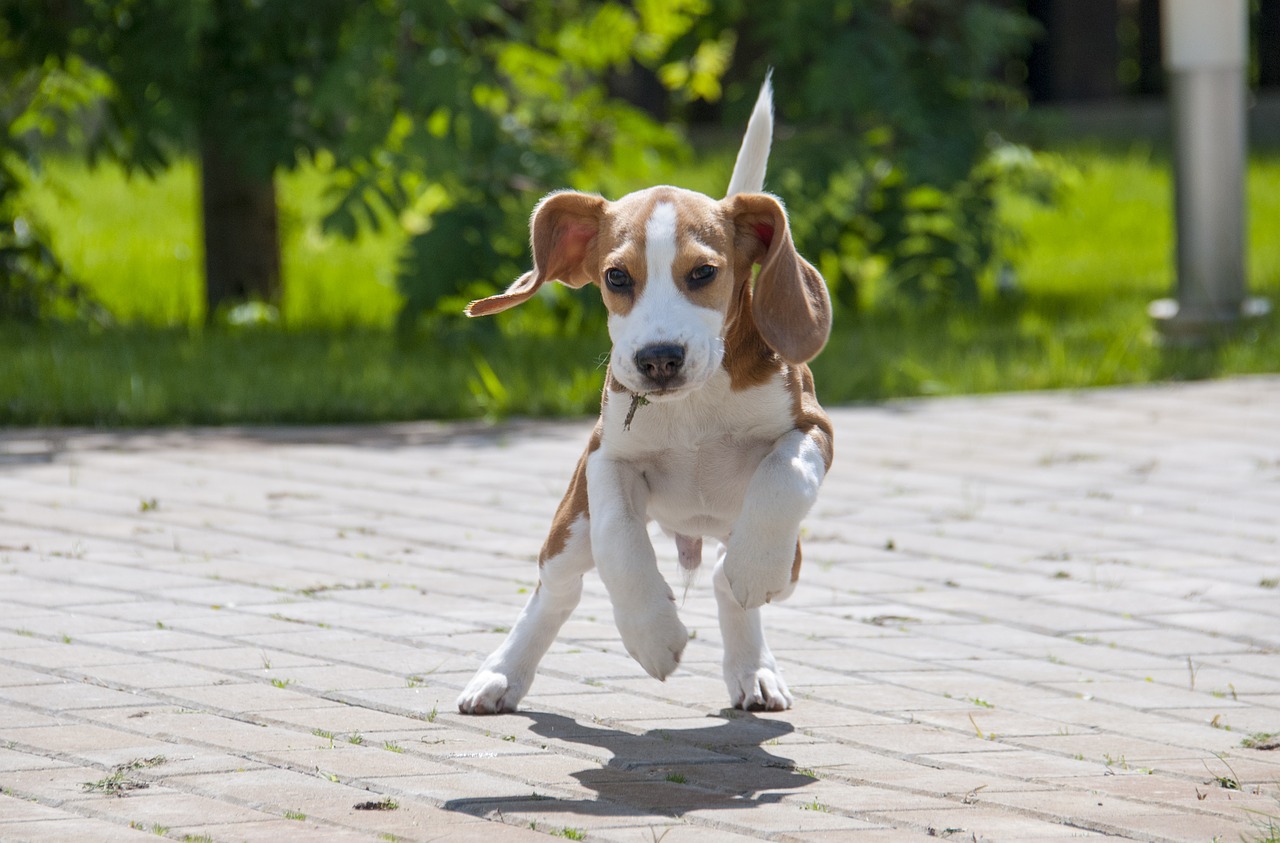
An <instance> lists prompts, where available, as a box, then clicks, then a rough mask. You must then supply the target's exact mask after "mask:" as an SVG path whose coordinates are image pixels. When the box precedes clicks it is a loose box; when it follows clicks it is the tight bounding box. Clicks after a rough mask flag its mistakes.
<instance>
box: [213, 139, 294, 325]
mask: <svg viewBox="0 0 1280 843" xmlns="http://www.w3.org/2000/svg"><path fill="white" fill-rule="evenodd" d="M200 201H201V210H202V212H203V215H204V267H205V303H206V305H207V310H206V313H205V318H206V320H212V319H213V318H214V317H215V316H216V315H217V312H218V309H219V308H220V307H224V306H233V305H235V304H237V303H240V302H244V301H249V300H255V301H263V302H278V301H279V299H280V234H279V225H278V221H277V217H278V211H277V207H276V189H275V181H274V179H273V178H272V174H271V173H270V172H267V173H266V174H265V175H264V174H261V173H257V172H255V170H254V169H253V168H250V167H247V166H245V165H244V163H243V162H242V161H240V160H239V158H238V157H237V156H235V155H234V154H228V146H227V145H226V144H224V143H220V142H219V139H218V138H217V136H216V133H213V136H212V137H206V138H205V139H204V140H203V142H202V143H201V145H200Z"/></svg>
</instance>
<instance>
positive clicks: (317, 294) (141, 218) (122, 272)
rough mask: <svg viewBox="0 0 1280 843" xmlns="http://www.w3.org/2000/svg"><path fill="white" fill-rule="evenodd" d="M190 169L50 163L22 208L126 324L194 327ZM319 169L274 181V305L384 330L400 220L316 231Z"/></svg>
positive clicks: (197, 304) (300, 321)
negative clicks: (130, 170)
mask: <svg viewBox="0 0 1280 843" xmlns="http://www.w3.org/2000/svg"><path fill="white" fill-rule="evenodd" d="M197 180H198V174H197V172H196V169H195V167H194V166H192V164H191V163H190V162H187V161H180V162H178V163H177V164H176V165H175V166H174V167H172V168H171V169H169V170H167V171H165V172H164V173H162V174H161V175H160V176H159V177H158V178H156V179H155V180H154V181H153V180H151V179H148V178H146V177H145V176H143V175H142V174H135V175H134V176H132V177H130V176H128V175H126V174H125V173H124V172H123V171H121V169H120V168H118V167H115V166H106V165H104V166H100V167H97V168H93V169H90V168H88V167H87V166H86V165H84V164H81V163H76V162H70V161H59V160H54V161H52V162H50V163H49V165H48V166H47V168H46V169H45V171H44V173H43V174H42V178H41V179H40V181H39V182H38V186H37V187H38V189H37V190H36V191H34V193H33V199H34V201H33V202H32V208H33V210H34V212H35V213H36V214H37V216H38V217H39V218H40V219H42V220H45V221H46V223H47V224H48V225H49V228H50V229H51V232H52V239H53V246H54V249H55V251H56V252H57V253H58V255H59V256H60V257H61V258H62V260H63V261H64V263H65V264H66V266H67V268H68V269H69V270H70V272H71V273H72V274H73V275H74V276H75V277H76V278H79V279H82V280H83V281H84V282H85V283H86V285H87V286H88V287H89V288H90V289H91V290H92V291H93V293H94V295H95V296H96V297H97V298H98V299H99V300H100V301H101V302H102V303H103V304H104V305H105V306H106V308H107V309H108V310H109V311H111V313H112V314H113V315H114V317H115V318H116V319H117V320H119V321H120V322H123V323H125V324H128V325H148V326H175V325H190V326H197V325H199V324H200V323H201V322H202V321H203V319H204V298H203V295H204V294H203V291H202V290H203V288H202V286H201V284H202V281H201V279H202V274H201V273H202V270H201V263H202V260H203V257H202V256H203V248H204V247H203V244H202V243H201V239H200V228H199V209H198V205H197V203H198V201H199V194H198V192H197V189H198V185H197ZM324 190H325V180H324V176H323V175H322V174H321V173H319V172H317V171H315V170H314V169H302V170H299V171H297V172H293V173H286V174H284V175H282V176H281V177H280V178H279V179H278V194H279V202H280V232H281V251H282V255H281V261H282V267H281V271H282V273H283V275H284V278H285V279H286V281H285V284H284V297H283V301H282V302H281V303H280V311H281V319H282V322H283V323H284V325H285V326H286V327H290V328H313V329H333V328H343V327H362V328H386V327H388V326H390V325H391V324H392V321H393V320H394V318H395V313H396V310H397V309H398V308H399V305H400V296H399V294H398V293H397V292H396V289H395V251H396V249H397V248H398V247H399V245H400V243H401V242H402V237H403V235H401V234H400V233H399V230H398V229H397V228H395V227H387V228H384V229H383V231H382V232H381V233H378V234H372V235H364V236H362V237H360V238H359V239H358V240H356V241H354V242H348V241H345V240H343V239H341V238H336V237H328V236H325V235H324V234H323V233H322V232H321V230H320V220H321V217H322V216H323V209H324V208H325V207H327V206H326V202H325V198H324Z"/></svg>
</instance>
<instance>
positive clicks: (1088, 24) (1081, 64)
mask: <svg viewBox="0 0 1280 843" xmlns="http://www.w3.org/2000/svg"><path fill="white" fill-rule="evenodd" d="M1027 12H1028V13H1029V14H1030V15H1031V16H1032V17H1033V18H1035V19H1036V20H1038V21H1039V22H1040V24H1041V25H1042V26H1043V27H1044V37H1043V38H1041V39H1040V40H1038V41H1036V42H1035V44H1033V45H1032V49H1031V55H1030V56H1029V57H1028V58H1027V73H1028V78H1027V87H1028V88H1029V90H1030V92H1031V97H1032V99H1033V100H1035V101H1036V102H1065V101H1073V100H1075V101H1079V100H1093V99H1109V98H1111V97H1115V96H1117V95H1118V94H1119V93H1120V85H1119V79H1118V74H1117V73H1116V65H1117V63H1118V61H1119V58H1120V44H1119V39H1118V38H1117V37H1116V24H1117V23H1118V21H1119V7H1118V5H1117V0H1027Z"/></svg>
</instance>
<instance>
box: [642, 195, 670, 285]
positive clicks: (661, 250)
mask: <svg viewBox="0 0 1280 843" xmlns="http://www.w3.org/2000/svg"><path fill="white" fill-rule="evenodd" d="M644 242H645V246H644V260H645V264H646V265H647V266H648V267H649V277H648V279H647V281H648V284H646V286H650V285H652V284H653V282H654V281H659V280H668V279H670V280H672V281H674V280H675V279H674V278H672V274H671V267H672V265H673V264H674V263H675V262H676V206H675V205H672V204H671V203H670V202H659V203H658V204H656V205H654V206H653V213H652V214H651V215H650V216H649V221H648V222H647V223H645V226H644Z"/></svg>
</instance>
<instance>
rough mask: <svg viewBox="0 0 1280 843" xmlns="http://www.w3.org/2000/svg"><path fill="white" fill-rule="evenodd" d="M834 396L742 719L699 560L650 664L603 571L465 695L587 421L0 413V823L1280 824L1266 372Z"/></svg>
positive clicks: (1030, 831) (55, 835) (1099, 829)
mask: <svg viewBox="0 0 1280 843" xmlns="http://www.w3.org/2000/svg"><path fill="white" fill-rule="evenodd" d="M834 415H835V420H836V425H837V432H838V453H837V462H836V466H835V468H834V470H833V472H832V474H831V476H830V477H829V478H828V481H827V484H826V486H825V488H824V491H823V495H822V498H821V500H820V502H819V504H818V505H817V507H816V508H815V511H814V512H813V514H812V516H811V517H810V518H809V520H808V522H807V527H806V531H805V543H806V561H805V569H804V574H803V577H802V580H801V585H800V588H799V589H798V591H797V593H796V595H795V596H794V597H793V598H792V599H791V600H790V601H788V602H786V603H783V604H781V605H777V606H770V607H767V609H766V623H767V624H768V626H769V629H770V632H771V642H772V644H773V648H774V651H775V653H776V654H777V655H778V657H779V661H780V662H781V663H782V665H783V666H784V671H785V673H786V675H787V678H788V680H789V682H790V684H791V687H792V689H793V690H794V691H795V692H796V695H797V702H796V706H795V708H794V709H793V710H792V711H789V712H785V713H781V714H746V715H744V714H740V713H734V712H730V711H725V710H724V708H723V706H724V705H725V702H726V694H725V689H724V687H723V686H722V684H721V680H720V678H719V658H720V648H719V640H718V639H719V631H718V629H717V625H716V623H715V618H714V599H713V597H712V595H711V593H710V586H709V583H708V582H707V581H706V580H707V578H706V577H705V576H704V578H703V581H702V582H699V583H697V584H695V585H694V586H693V587H692V588H690V589H689V590H688V592H687V594H686V595H685V596H684V600H683V605H682V609H681V614H682V617H683V619H684V621H685V623H686V624H688V625H689V627H690V629H691V631H692V632H693V634H694V636H695V637H694V638H693V640H691V641H690V644H689V647H688V650H687V652H686V657H685V663H684V664H683V665H682V667H681V669H680V670H679V671H678V672H677V674H676V675H675V676H674V677H672V678H671V679H670V680H668V681H667V682H666V683H658V682H655V681H653V680H651V679H649V678H648V677H647V676H645V675H644V674H643V673H642V671H641V670H640V668H639V667H638V666H637V665H635V664H634V663H633V662H632V661H631V660H630V659H629V658H628V657H627V656H626V655H625V653H624V651H623V650H622V647H621V645H620V644H619V641H618V637H617V634H616V631H615V630H614V629H613V627H612V623H611V616H610V610H609V608H608V605H607V602H606V598H605V595H604V591H603V589H602V587H601V586H600V584H599V581H598V580H597V579H596V578H595V577H594V576H592V577H588V581H587V585H586V592H585V595H584V599H583V603H582V605H581V606H580V608H579V609H578V611H577V612H576V614H575V615H574V617H573V618H572V619H571V620H570V622H569V623H568V624H567V625H566V627H565V629H564V632H563V634H562V636H561V638H560V639H559V641H558V642H557V643H556V644H555V645H554V647H553V648H552V651H551V653H550V654H549V655H548V657H547V658H546V660H545V661H544V663H543V668H542V671H541V673H540V675H539V679H538V681H537V682H536V683H535V685H534V687H533V690H532V693H531V694H530V695H529V697H528V698H527V699H526V701H525V702H524V704H523V706H522V708H521V711H520V712H519V713H518V714H513V715H505V716H498V717H488V718H469V717H463V716H460V715H458V714H457V713H456V712H455V711H454V709H453V700H454V698H455V696H456V695H457V693H458V691H459V690H460V688H461V687H462V685H463V684H464V682H465V681H466V679H467V678H468V677H469V675H470V673H471V671H472V670H474V669H475V668H476V666H477V665H478V664H479V661H480V659H481V658H482V656H483V655H484V654H485V653H487V652H488V651H489V650H490V649H491V648H492V647H493V646H495V645H496V644H497V643H498V641H499V640H500V639H501V637H502V635H503V632H504V631H505V627H506V625H507V624H510V623H511V621H512V620H513V618H514V616H515V613H516V611H517V610H518V608H519V607H520V606H521V605H522V604H523V602H524V601H525V599H526V597H527V595H528V592H529V590H530V589H531V588H532V587H533V586H534V582H535V576H536V567H535V565H534V562H533V559H534V557H535V554H536V553H537V550H538V547H539V545H540V543H541V540H542V537H543V534H544V532H545V530H546V529H547V526H548V523H549V519H550V514H551V512H552V509H553V508H554V506H555V504H556V502H557V499H558V497H559V495H560V493H561V491H562V487H563V485H564V483H565V482H566V480H567V478H568V475H569V472H570V470H571V469H572V467H573V464H574V460H575V458H576V457H577V455H578V453H579V450H580V448H581V447H582V445H583V442H584V441H585V436H586V432H587V430H588V427H589V425H588V424H587V423H585V422H574V423H521V424H513V425H508V426H503V427H500V428H496V429H488V428H485V427H483V426H478V425H457V426H444V425H435V424H410V425H394V426H386V427H369V428H336V429H317V430H298V429H283V430H279V429H268V430H196V431H177V432H145V433H81V432H67V431H60V432H59V431H22V430H13V431H7V432H0V793H2V794H3V795H0V840H5V841H9V840H41V841H43V840H51V841H76V840H86V841H107V840H139V841H142V840H148V839H156V835H160V836H163V837H166V838H169V839H176V840H217V841H224V840H225V841H241V840H246V841H256V840H268V841H272V843H278V841H282V840H335V841H345V840H359V841H374V840H385V841H390V840H421V841H428V840H443V841H469V840H474V841H483V843H506V841H536V840H545V839H547V837H548V836H553V837H554V836H559V837H561V838H568V839H587V840H599V841H619V843H621V841H659V840H661V841H665V843H686V841H697V843H714V841H745V840H749V839H767V840H812V841H850V843H873V841H911V840H925V839H928V838H930V837H932V838H934V839H937V838H949V839H952V840H964V841H975V840H976V841H1013V840H1017V841H1041V840H1043V841H1061V840H1067V839H1087V840H1104V839H1111V840H1121V839H1123V840H1146V841H1175V840H1176V841H1210V840H1224V841H1226V840H1230V841H1235V840H1239V839H1242V838H1243V839H1246V840H1257V839H1259V838H1262V837H1264V836H1265V830H1266V828H1267V826H1268V824H1269V823H1270V824H1274V829H1275V830H1277V831H1280V820H1277V819H1275V818H1276V817H1278V816H1280V750H1264V749H1251V748H1247V747H1246V746H1244V745H1243V741H1244V740H1245V739H1246V738H1248V737H1249V736H1250V735H1254V734H1256V733H1268V732H1280V588H1277V586H1278V584H1280V583H1278V582H1277V581H1278V580H1280V378H1277V377H1260V378H1243V379H1234V380H1226V381H1219V382H1208V383H1196V384H1186V385H1180V386H1173V387H1159V388H1144V389H1116V390H1103V391H1091V392H1084V393H1078V394H1066V393H1061V394H1044V393H1041V394H1026V395H1011V396H997V397H982V398H963V399H941V400H930V401H915V402H905V403H893V404H886V405H882V406H870V407H852V408H843V409H839V410H837V411H836V412H835V414H834ZM659 548H660V554H661V555H662V558H663V560H664V565H666V566H667V570H668V571H670V572H671V573H672V574H674V571H675V560H674V551H673V549H672V548H671V547H670V545H669V543H668V542H667V541H661V542H659Z"/></svg>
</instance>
